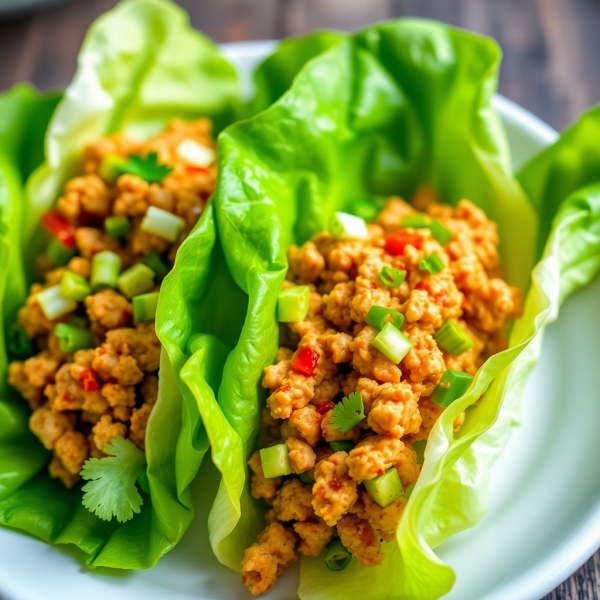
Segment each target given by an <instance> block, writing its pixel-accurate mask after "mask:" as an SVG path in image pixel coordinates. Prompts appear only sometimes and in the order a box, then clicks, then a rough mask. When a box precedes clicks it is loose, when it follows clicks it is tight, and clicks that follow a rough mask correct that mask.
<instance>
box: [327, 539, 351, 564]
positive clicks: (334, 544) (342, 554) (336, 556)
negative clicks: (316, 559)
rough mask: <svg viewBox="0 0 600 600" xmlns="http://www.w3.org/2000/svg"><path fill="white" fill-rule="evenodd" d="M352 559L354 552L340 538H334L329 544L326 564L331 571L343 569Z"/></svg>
mask: <svg viewBox="0 0 600 600" xmlns="http://www.w3.org/2000/svg"><path fill="white" fill-rule="evenodd" d="M351 560H352V554H350V552H349V550H348V549H347V548H346V547H345V546H344V544H342V542H341V540H340V538H334V539H333V540H332V541H331V542H329V545H328V546H327V552H326V553H325V564H326V565H327V568H328V569H329V570H330V571H343V570H344V569H345V568H346V567H347V566H348V565H349V564H350V561H351Z"/></svg>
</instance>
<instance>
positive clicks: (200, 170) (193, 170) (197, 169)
mask: <svg viewBox="0 0 600 600" xmlns="http://www.w3.org/2000/svg"><path fill="white" fill-rule="evenodd" d="M185 170H186V171H187V172H188V173H191V174H194V173H208V169H207V168H206V167H193V166H191V165H187V166H186V167H185Z"/></svg>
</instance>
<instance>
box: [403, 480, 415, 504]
mask: <svg viewBox="0 0 600 600" xmlns="http://www.w3.org/2000/svg"><path fill="white" fill-rule="evenodd" d="M414 489H415V484H414V483H413V484H411V485H409V486H408V487H407V488H406V489H405V490H404V497H405V498H406V499H407V500H408V499H409V498H410V497H411V496H412V493H413V490H414Z"/></svg>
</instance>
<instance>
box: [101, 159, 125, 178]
mask: <svg viewBox="0 0 600 600" xmlns="http://www.w3.org/2000/svg"><path fill="white" fill-rule="evenodd" d="M126 166H127V160H126V159H125V158H123V157H121V156H118V155H117V154H107V155H106V156H105V157H104V158H103V159H102V162H101V163H100V168H99V169H98V174H99V175H100V177H102V179H104V181H106V182H108V183H114V182H115V181H116V180H117V179H118V178H119V177H120V176H121V175H123V173H125V167H126Z"/></svg>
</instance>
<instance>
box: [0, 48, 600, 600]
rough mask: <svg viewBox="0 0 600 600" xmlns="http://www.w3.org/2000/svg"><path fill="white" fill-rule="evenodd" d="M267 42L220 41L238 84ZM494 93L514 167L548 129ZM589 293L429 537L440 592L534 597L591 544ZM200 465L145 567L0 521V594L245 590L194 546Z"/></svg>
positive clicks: (593, 442)
mask: <svg viewBox="0 0 600 600" xmlns="http://www.w3.org/2000/svg"><path fill="white" fill-rule="evenodd" d="M271 48H272V42H256V43H243V44H232V45H228V46H226V47H225V52H226V54H227V55H228V57H229V58H231V59H232V60H233V61H234V62H235V63H236V64H238V66H239V67H240V69H241V71H242V72H243V73H244V75H245V81H246V84H248V82H249V77H248V73H250V72H251V69H252V67H253V65H254V64H256V62H257V61H258V60H260V58H262V57H263V56H264V55H265V53H267V52H268V51H269V50H270V49H271ZM495 104H496V107H497V108H498V110H499V111H500V114H501V116H502V118H503V120H504V122H505V125H506V127H507V131H508V135H509V140H510V144H511V148H512V150H513V160H514V163H515V166H516V167H518V166H519V165H521V164H522V163H523V161H524V160H526V159H527V158H528V157H529V156H531V155H532V154H533V153H535V152H536V151H537V150H539V149H540V148H543V147H544V146H546V145H547V144H549V143H551V142H552V141H553V140H554V139H555V138H556V136H557V134H556V132H555V131H554V130H553V129H551V128H550V127H548V126H547V125H545V124H544V123H543V122H542V121H540V120H539V119H537V118H536V117H534V116H533V115H531V114H530V113H528V112H527V111H525V110H524V109H522V108H520V107H519V106H517V105H515V104H514V103H512V102H510V101H509V100H507V99H505V98H502V97H497V98H496V99H495ZM599 300H600V281H596V282H595V283H593V284H592V285H590V286H589V287H588V288H587V289H585V290H582V291H580V292H578V293H577V294H575V296H574V297H572V298H571V299H570V300H569V301H568V302H567V303H566V304H565V306H564V308H563V311H562V313H561V317H560V319H559V320H558V322H557V323H555V324H553V325H551V326H550V327H549V328H548V331H547V334H546V338H545V341H544V347H543V352H542V358H541V361H540V363H539V365H538V367H537V368H536V369H535V371H534V373H533V375H532V376H531V379H530V381H529V384H528V386H527V388H526V392H525V396H524V403H523V424H522V426H521V427H520V428H518V429H516V430H515V432H514V433H513V435H512V437H511V439H510V442H509V444H508V446H507V448H506V450H505V452H504V454H503V455H502V457H501V458H500V460H499V461H498V462H497V464H496V465H495V467H494V471H493V475H492V482H491V489H490V509H489V512H488V514H487V515H486V516H485V517H484V518H483V520H482V521H481V522H480V524H479V525H478V526H477V527H476V528H474V529H472V530H470V531H467V532H464V533H462V534H459V535H456V536H454V537H453V538H452V539H451V540H450V541H448V542H447V543H446V544H444V545H443V546H441V547H440V548H439V549H438V553H439V555H440V557H441V558H442V559H443V560H445V561H446V562H448V563H449V564H450V565H451V566H452V567H453V568H454V569H455V570H456V573H457V583H456V586H455V588H454V590H453V591H452V592H451V594H450V595H449V596H447V598H448V600H450V599H451V600H539V598H540V597H542V596H544V595H545V594H547V593H548V592H549V591H550V590H552V589H553V588H554V587H555V586H556V585H558V584H559V583H560V582H561V581H562V580H564V579H565V578H567V577H568V576H569V575H570V574H571V573H572V572H573V571H574V570H575V569H577V567H579V566H580V565H581V564H582V563H583V562H584V561H585V560H586V559H587V558H588V557H589V556H591V554H592V553H593V552H594V550H595V549H596V548H597V547H598V546H599V545H600V501H599V500H600V461H599V460H598V456H600V436H599V435H598V423H600V401H599V397H598V396H599V392H598V380H597V379H596V375H597V371H596V370H595V362H596V361H595V357H597V356H600V319H599V318H598V317H597V313H598V308H597V307H598V305H599ZM210 469H212V467H211V465H210V464H208V463H207V464H205V465H204V466H203V471H204V472H202V473H201V474H200V476H199V478H198V479H197V480H196V497H197V498H198V518H197V519H196V521H195V522H194V524H193V525H192V527H191V528H190V530H189V531H188V532H187V534H186V535H185V536H184V538H183V540H182V541H181V543H180V544H179V546H178V547H177V548H176V549H175V550H174V551H173V552H171V553H170V554H168V555H167V556H166V557H164V558H163V559H162V560H161V562H160V563H159V564H158V565H157V566H156V567H155V568H153V569H150V570H149V571H144V572H133V573H117V574H114V572H110V573H109V572H106V571H102V572H100V571H96V572H94V573H90V572H88V571H86V569H85V567H84V566H83V562H82V560H81V555H80V554H79V553H78V552H77V551H76V550H72V549H63V548H55V547H50V546H46V545H45V544H42V543H40V542H38V541H36V540H34V539H31V538H28V537H25V536H22V535H20V534H18V533H16V532H12V531H7V530H0V595H2V594H3V595H4V596H5V598H6V599H7V600H81V598H85V599H86V600H105V599H106V598H110V599H111V600H159V599H160V600H164V599H165V598H169V599H173V600H191V599H196V600H198V599H201V600H230V599H231V600H239V599H241V598H250V595H249V593H247V592H246V591H245V588H244V587H243V586H242V584H241V582H240V579H239V574H237V573H233V572H231V571H229V570H227V569H226V568H225V567H223V566H221V565H220V564H219V563H218V562H217V561H216V559H215V558H214V557H213V556H212V555H211V553H210V552H209V551H207V549H206V548H205V546H206V544H205V542H204V540H206V536H207V531H206V514H207V511H208V505H207V504H208V499H209V498H212V497H213V492H212V491H211V490H207V485H206V481H207V477H206V475H207V473H206V471H207V470H210ZM208 479H210V478H208ZM209 492H210V493H209ZM203 498H205V499H206V500H205V501H204V503H203V502H202V499H203ZM297 578H298V572H297V569H290V570H288V572H286V573H285V574H284V576H283V577H281V578H280V580H279V581H278V583H277V585H276V588H275V591H274V592H273V593H272V594H270V595H269V598H271V600H275V599H278V600H283V599H285V600H290V599H292V598H296V597H297V596H296V589H297Z"/></svg>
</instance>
